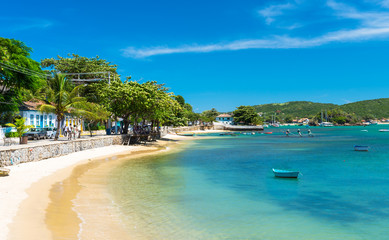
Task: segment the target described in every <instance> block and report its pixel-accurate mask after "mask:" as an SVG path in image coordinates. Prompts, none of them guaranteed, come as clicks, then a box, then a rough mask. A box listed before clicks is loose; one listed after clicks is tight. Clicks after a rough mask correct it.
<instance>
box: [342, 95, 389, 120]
mask: <svg viewBox="0 0 389 240" xmlns="http://www.w3.org/2000/svg"><path fill="white" fill-rule="evenodd" d="M341 109H342V110H344V111H346V112H349V113H355V114H356V115H357V116H360V117H362V118H363V119H365V120H372V119H377V118H378V119H380V118H387V117H389V98H380V99H374V100H366V101H359V102H354V103H348V104H344V105H342V106H341Z"/></svg>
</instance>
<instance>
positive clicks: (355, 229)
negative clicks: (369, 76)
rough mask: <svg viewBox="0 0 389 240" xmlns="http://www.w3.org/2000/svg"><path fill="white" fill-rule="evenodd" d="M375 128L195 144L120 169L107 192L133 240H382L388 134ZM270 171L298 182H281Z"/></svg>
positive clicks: (388, 214) (388, 185)
mask: <svg viewBox="0 0 389 240" xmlns="http://www.w3.org/2000/svg"><path fill="white" fill-rule="evenodd" d="M379 128H384V127H382V126H381V127H378V126H369V127H333V128H311V130H312V132H313V134H314V135H315V136H314V137H307V136H306V135H307V134H306V132H307V129H306V128H301V130H302V132H303V134H304V137H298V136H297V134H296V130H297V129H296V128H293V129H292V128H290V129H291V132H292V133H294V135H292V136H290V137H285V135H284V134H283V132H282V131H284V130H285V129H279V128H274V129H267V130H266V131H273V134H272V135H266V134H256V135H243V134H242V135H239V136H218V134H213V135H214V136H215V138H212V139H205V138H201V137H198V140H195V141H193V142H192V143H190V144H189V145H187V146H185V149H184V151H181V152H179V153H174V154H166V155H162V156H156V157H148V158H142V159H138V160H135V161H134V160H131V161H128V162H126V163H125V164H124V165H122V166H121V167H120V168H117V169H116V170H115V171H114V172H113V174H112V176H111V179H110V191H111V193H112V195H113V196H114V201H115V203H116V204H117V205H118V207H119V209H120V213H121V216H122V218H123V223H124V224H125V225H126V227H127V228H128V229H131V231H132V232H133V234H134V237H139V238H146V239H388V236H389V227H388V226H389V132H387V133H382V132H379V131H378V129H379ZM388 128H389V127H388ZM361 130H368V131H367V132H365V131H361ZM356 144H359V145H369V146H370V150H369V152H356V151H354V148H353V147H354V145H356ZM272 168H289V169H295V170H299V171H300V172H301V173H302V175H301V176H300V177H299V179H297V180H296V179H278V178H275V177H274V176H273V173H272Z"/></svg>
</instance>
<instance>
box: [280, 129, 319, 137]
mask: <svg viewBox="0 0 389 240" xmlns="http://www.w3.org/2000/svg"><path fill="white" fill-rule="evenodd" d="M290 133H291V132H290V131H289V129H288V130H286V132H285V134H286V136H287V137H288V136H289V134H290ZM297 134H298V135H299V136H300V137H302V136H303V135H302V134H301V130H300V129H297ZM308 136H309V137H313V135H312V132H311V129H308Z"/></svg>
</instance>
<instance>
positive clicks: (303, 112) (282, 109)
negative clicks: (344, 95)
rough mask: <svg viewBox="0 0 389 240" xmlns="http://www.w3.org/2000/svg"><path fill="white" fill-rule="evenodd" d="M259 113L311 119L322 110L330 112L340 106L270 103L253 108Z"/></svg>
mask: <svg viewBox="0 0 389 240" xmlns="http://www.w3.org/2000/svg"><path fill="white" fill-rule="evenodd" d="M253 107H254V108H255V110H256V111H257V112H262V113H265V115H269V114H273V113H275V112H277V115H279V114H284V115H290V116H293V117H309V116H312V115H316V114H317V113H318V112H320V111H322V110H328V109H332V108H335V107H338V105H335V104H332V103H314V102H308V101H294V102H286V103H270V104H262V105H255V106H253Z"/></svg>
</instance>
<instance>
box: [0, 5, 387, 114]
mask: <svg viewBox="0 0 389 240" xmlns="http://www.w3.org/2000/svg"><path fill="white" fill-rule="evenodd" d="M2 8H3V9H5V10H6V11H2V14H1V15H0V36H1V37H6V38H15V39H18V40H21V41H24V42H25V43H26V44H27V45H28V46H30V47H32V48H33V49H34V53H33V55H32V58H33V59H35V60H38V61H39V60H41V59H43V58H51V57H56V56H57V55H60V56H65V55H66V54H68V53H76V54H79V55H81V56H87V57H94V56H96V55H98V56H100V57H101V58H104V59H107V60H108V61H110V62H112V63H115V64H117V65H118V66H119V69H118V71H119V74H121V75H122V79H125V76H132V79H134V80H139V81H147V80H156V81H158V82H160V83H166V85H167V86H168V87H170V88H171V90H172V91H173V92H174V93H175V94H179V95H182V96H183V97H184V98H185V100H186V101H187V102H189V103H190V104H192V106H193V108H194V109H195V110H196V111H197V112H201V111H204V110H207V109H210V108H212V107H215V108H216V109H217V110H219V111H233V110H234V109H235V108H236V107H237V106H240V105H256V104H264V103H273V102H286V101H297V100H307V101H314V102H326V103H336V104H344V103H348V102H354V101H359V100H366V99H375V98H383V97H389V94H388V92H389V91H388V90H389V81H388V80H389V64H388V57H387V56H389V41H388V40H389V0H360V1H346V0H293V1H236V0H234V1H232V0H223V1H209V0H208V1H202V0H199V1H151V0H150V1H115V0H114V1H109V2H107V1H66V2H64V1H40V2H39V4H38V3H37V2H33V1H25V0H21V1H16V2H15V1H7V2H6V3H2Z"/></svg>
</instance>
